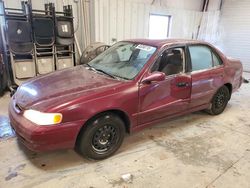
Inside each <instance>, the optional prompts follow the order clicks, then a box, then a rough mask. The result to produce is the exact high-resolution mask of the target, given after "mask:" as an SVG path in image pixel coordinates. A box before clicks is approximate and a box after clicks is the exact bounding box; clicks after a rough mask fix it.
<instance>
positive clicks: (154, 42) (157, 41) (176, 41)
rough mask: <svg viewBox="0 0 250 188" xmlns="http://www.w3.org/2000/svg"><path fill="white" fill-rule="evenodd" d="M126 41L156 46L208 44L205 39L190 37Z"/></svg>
mask: <svg viewBox="0 0 250 188" xmlns="http://www.w3.org/2000/svg"><path fill="white" fill-rule="evenodd" d="M123 41H126V42H134V43H140V44H145V45H149V46H155V47H162V46H165V45H171V44H191V43H192V44H194V43H195V44H208V43H206V42H204V41H200V40H190V39H129V40H123Z"/></svg>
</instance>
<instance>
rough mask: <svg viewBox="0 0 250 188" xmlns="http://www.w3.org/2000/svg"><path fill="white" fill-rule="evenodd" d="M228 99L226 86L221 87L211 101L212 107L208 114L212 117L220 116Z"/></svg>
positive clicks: (228, 93)
mask: <svg viewBox="0 0 250 188" xmlns="http://www.w3.org/2000/svg"><path fill="white" fill-rule="evenodd" d="M229 99H230V92H229V90H228V88H227V87H226V86H222V87H221V88H220V89H219V90H218V91H217V92H216V94H215V95H214V97H213V99H212V106H211V109H209V110H208V112H209V113H210V114H212V115H218V114H221V113H222V112H223V111H224V110H225V108H226V106H227V103H228V101H229Z"/></svg>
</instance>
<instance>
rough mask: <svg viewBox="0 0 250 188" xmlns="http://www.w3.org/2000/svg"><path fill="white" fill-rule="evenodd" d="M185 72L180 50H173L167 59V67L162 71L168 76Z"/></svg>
mask: <svg viewBox="0 0 250 188" xmlns="http://www.w3.org/2000/svg"><path fill="white" fill-rule="evenodd" d="M182 71H183V59H182V55H181V51H180V50H172V54H171V55H170V56H169V57H168V58H167V61H166V65H165V67H164V68H163V69H162V72H164V73H165V74H166V75H172V74H178V73H180V72H182Z"/></svg>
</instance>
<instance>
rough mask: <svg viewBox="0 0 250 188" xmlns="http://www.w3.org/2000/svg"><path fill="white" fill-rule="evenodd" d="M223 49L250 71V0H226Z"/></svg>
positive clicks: (223, 11)
mask: <svg viewBox="0 0 250 188" xmlns="http://www.w3.org/2000/svg"><path fill="white" fill-rule="evenodd" d="M220 32H221V33H220V36H221V44H222V46H221V47H222V49H223V50H224V52H225V53H226V54H227V55H230V56H232V57H235V58H239V59H240V60H241V61H242V62H243V67H244V70H245V71H250V1H249V0H237V1H236V0H225V1H224V5H223V8H222V14H221V22H220Z"/></svg>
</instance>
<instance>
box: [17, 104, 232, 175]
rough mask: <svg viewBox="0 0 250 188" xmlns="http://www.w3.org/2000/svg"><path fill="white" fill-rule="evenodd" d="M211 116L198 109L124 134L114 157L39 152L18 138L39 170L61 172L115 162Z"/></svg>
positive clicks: (69, 150)
mask: <svg viewBox="0 0 250 188" xmlns="http://www.w3.org/2000/svg"><path fill="white" fill-rule="evenodd" d="M229 107H230V105H229ZM210 118H211V116H210V115H208V114H207V113H205V112H195V113H192V114H188V115H185V116H181V117H177V118H173V119H171V120H168V121H163V122H161V123H158V124H156V125H154V126H152V127H149V128H145V129H143V130H142V131H139V132H135V133H132V134H130V135H127V136H126V137H125V139H124V143H123V144H122V146H121V148H120V149H119V150H118V152H116V153H115V154H114V155H113V156H112V157H110V158H108V159H106V160H102V161H93V160H88V159H84V158H83V157H82V156H81V155H80V154H78V153H77V152H75V151H74V150H73V149H68V150H60V151H51V152H43V153H36V152H32V151H30V150H28V149H27V148H26V147H25V146H23V145H22V144H21V143H20V142H19V141H17V145H18V148H19V149H20V150H21V152H23V154H24V155H25V157H26V158H27V160H29V161H30V162H31V163H32V164H33V165H34V166H36V167H37V168H39V169H42V170H45V171H46V170H47V171H53V170H56V171H60V170H65V169H68V170H73V169H78V168H83V167H84V166H85V165H89V164H92V163H95V164H97V165H98V164H100V163H103V161H104V162H105V161H106V162H112V161H114V160H116V159H117V158H121V157H124V156H126V155H131V154H133V153H136V152H140V151H141V150H145V149H147V148H148V149H150V147H148V144H150V143H151V144H152V143H153V142H152V139H155V138H156V139H161V138H162V137H163V138H164V139H167V138H168V134H169V133H170V132H177V131H180V129H184V128H185V127H187V126H190V125H195V124H197V123H198V121H199V122H200V121H201V119H202V120H203V121H207V120H208V119H210ZM145 146H146V148H145ZM152 147H154V145H152Z"/></svg>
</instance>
